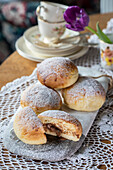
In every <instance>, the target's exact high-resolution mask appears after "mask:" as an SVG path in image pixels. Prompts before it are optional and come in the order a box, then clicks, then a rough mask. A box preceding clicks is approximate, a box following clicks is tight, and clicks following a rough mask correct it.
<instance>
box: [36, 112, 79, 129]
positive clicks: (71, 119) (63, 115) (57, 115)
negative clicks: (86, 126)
mask: <svg viewBox="0 0 113 170" xmlns="http://www.w3.org/2000/svg"><path fill="white" fill-rule="evenodd" d="M39 116H47V117H52V118H55V119H62V120H64V121H66V122H69V123H73V124H75V125H76V126H79V125H80V122H79V121H78V120H77V119H76V118H75V117H74V116H71V115H70V114H69V113H67V112H64V111H61V110H47V111H45V112H43V113H41V114H39Z"/></svg>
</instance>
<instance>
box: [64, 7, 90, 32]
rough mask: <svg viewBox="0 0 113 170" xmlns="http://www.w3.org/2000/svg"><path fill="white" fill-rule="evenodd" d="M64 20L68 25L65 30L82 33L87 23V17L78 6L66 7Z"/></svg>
mask: <svg viewBox="0 0 113 170" xmlns="http://www.w3.org/2000/svg"><path fill="white" fill-rule="evenodd" d="M64 19H65V21H66V22H67V23H68V24H66V28H68V29H70V30H73V31H83V30H84V28H85V27H86V26H88V23H89V16H88V15H87V13H86V12H85V10H84V9H80V8H79V7H78V6H71V7H68V8H67V9H66V11H65V12H64Z"/></svg>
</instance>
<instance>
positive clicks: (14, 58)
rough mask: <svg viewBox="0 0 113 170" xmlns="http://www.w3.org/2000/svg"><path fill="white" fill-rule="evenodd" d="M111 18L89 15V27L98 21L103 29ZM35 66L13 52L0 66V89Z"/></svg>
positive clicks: (103, 15) (110, 15)
mask: <svg viewBox="0 0 113 170" xmlns="http://www.w3.org/2000/svg"><path fill="white" fill-rule="evenodd" d="M112 17H113V13H107V14H96V15H91V16H90V24H89V25H90V26H91V27H92V28H93V29H95V26H96V22H97V21H99V23H100V27H101V28H102V29H103V28H105V27H106V24H107V21H109V20H110V18H112ZM36 64H37V63H36V62H33V61H29V60H27V59H25V58H23V57H21V56H20V55H19V54H18V53H17V52H14V53H13V54H12V55H10V56H9V57H8V58H7V59H6V60H5V61H4V63H3V64H2V65H1V66H0V88H1V87H2V86H4V85H5V84H6V83H8V82H11V81H13V80H14V79H16V78H19V77H21V76H27V75H30V74H31V73H32V71H33V70H34V68H35V67H36Z"/></svg>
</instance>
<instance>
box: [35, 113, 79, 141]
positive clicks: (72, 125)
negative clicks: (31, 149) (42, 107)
mask: <svg viewBox="0 0 113 170" xmlns="http://www.w3.org/2000/svg"><path fill="white" fill-rule="evenodd" d="M38 117H39V119H40V120H41V122H42V123H43V124H44V127H46V126H45V125H47V126H48V125H49V126H50V127H51V126H53V127H52V129H53V130H51V129H48V128H45V133H47V134H50V135H53V136H58V133H57V130H56V132H55V130H54V129H56V128H57V129H58V130H59V131H60V136H61V137H64V138H66V139H69V140H74V141H78V140H79V139H80V137H81V135H82V125H81V123H80V122H79V121H78V120H77V119H76V118H75V117H73V116H71V115H70V114H68V113H66V112H64V111H60V110H48V111H45V112H43V113H41V114H39V115H38Z"/></svg>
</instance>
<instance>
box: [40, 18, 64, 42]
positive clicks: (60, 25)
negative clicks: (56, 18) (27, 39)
mask: <svg viewBox="0 0 113 170" xmlns="http://www.w3.org/2000/svg"><path fill="white" fill-rule="evenodd" d="M38 26H39V31H40V33H41V35H42V36H43V37H44V39H45V40H47V41H48V42H49V41H51V40H52V39H57V38H59V37H60V36H62V35H63V34H64V32H65V21H63V22H48V21H45V20H43V19H42V18H40V17H38Z"/></svg>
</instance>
